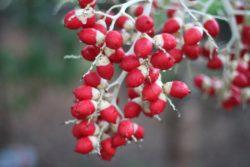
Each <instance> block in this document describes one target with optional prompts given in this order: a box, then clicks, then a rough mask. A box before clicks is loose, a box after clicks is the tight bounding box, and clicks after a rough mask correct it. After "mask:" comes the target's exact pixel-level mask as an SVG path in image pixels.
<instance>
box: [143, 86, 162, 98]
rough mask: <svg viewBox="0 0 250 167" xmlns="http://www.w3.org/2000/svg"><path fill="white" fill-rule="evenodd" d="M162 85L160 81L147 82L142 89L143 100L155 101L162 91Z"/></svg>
mask: <svg viewBox="0 0 250 167" xmlns="http://www.w3.org/2000/svg"><path fill="white" fill-rule="evenodd" d="M161 86H162V84H161V83H160V82H155V83H152V84H146V85H145V86H144V88H143V91H142V96H143V100H147V101H155V100H156V99H157V98H158V96H159V95H160V93H161V92H162V87H161Z"/></svg>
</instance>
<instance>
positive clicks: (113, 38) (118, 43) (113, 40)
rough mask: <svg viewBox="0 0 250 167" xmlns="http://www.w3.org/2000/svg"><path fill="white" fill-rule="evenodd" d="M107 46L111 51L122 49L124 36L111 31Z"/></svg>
mask: <svg viewBox="0 0 250 167" xmlns="http://www.w3.org/2000/svg"><path fill="white" fill-rule="evenodd" d="M105 42H106V46H107V47H109V48H111V49H118V48H120V47H122V44H123V39H122V35H121V33H120V32H118V31H109V32H108V33H107V35H106V38H105Z"/></svg>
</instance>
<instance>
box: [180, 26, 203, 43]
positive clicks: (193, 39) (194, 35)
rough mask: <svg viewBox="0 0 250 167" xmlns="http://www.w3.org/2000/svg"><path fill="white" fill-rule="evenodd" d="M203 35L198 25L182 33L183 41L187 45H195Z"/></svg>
mask: <svg viewBox="0 0 250 167" xmlns="http://www.w3.org/2000/svg"><path fill="white" fill-rule="evenodd" d="M202 36H203V31H202V29H201V28H200V27H198V26H193V27H191V28H189V29H187V30H186V31H185V33H184V41H185V44H187V45H195V44H197V43H198V42H200V41H201V39H202Z"/></svg>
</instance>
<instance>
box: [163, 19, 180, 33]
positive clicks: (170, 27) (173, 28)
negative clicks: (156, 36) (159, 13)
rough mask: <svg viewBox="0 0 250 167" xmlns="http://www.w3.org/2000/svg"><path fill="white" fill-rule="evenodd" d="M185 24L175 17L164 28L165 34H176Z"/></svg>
mask: <svg viewBox="0 0 250 167" xmlns="http://www.w3.org/2000/svg"><path fill="white" fill-rule="evenodd" d="M182 25H183V22H182V20H181V18H179V17H173V18H170V19H168V20H167V21H166V22H165V24H164V27H163V32H165V33H170V34H174V33H176V32H177V31H179V29H180V28H181V27H182Z"/></svg>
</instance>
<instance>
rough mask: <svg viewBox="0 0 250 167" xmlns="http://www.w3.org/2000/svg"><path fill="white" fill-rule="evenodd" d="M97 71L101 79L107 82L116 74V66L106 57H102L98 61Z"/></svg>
mask: <svg viewBox="0 0 250 167" xmlns="http://www.w3.org/2000/svg"><path fill="white" fill-rule="evenodd" d="M96 70H97V72H98V74H99V75H100V77H102V78H104V79H107V80H111V79H112V77H113V75H114V72H115V69H114V65H113V64H112V63H111V62H110V61H109V59H108V58H107V57H106V56H101V57H99V58H98V59H97V62H96Z"/></svg>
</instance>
